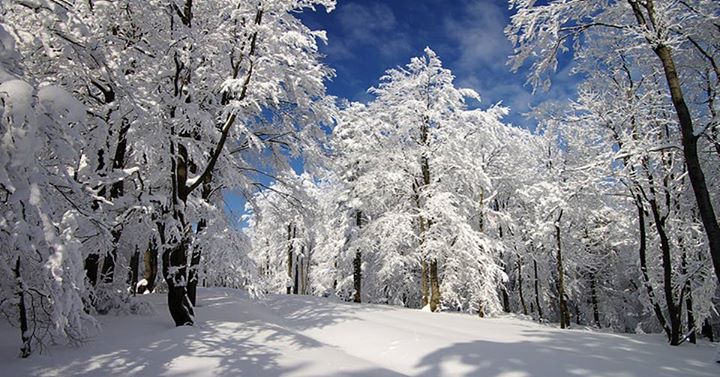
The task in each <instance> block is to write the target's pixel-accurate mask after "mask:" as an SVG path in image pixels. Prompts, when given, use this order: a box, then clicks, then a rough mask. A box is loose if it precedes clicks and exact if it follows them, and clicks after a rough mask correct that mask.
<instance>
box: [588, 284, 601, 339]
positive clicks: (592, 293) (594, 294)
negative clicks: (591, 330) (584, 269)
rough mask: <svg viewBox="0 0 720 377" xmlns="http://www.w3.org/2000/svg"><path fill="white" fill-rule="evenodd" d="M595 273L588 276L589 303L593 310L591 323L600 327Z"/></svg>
mask: <svg viewBox="0 0 720 377" xmlns="http://www.w3.org/2000/svg"><path fill="white" fill-rule="evenodd" d="M595 280H596V279H595V273H593V274H592V275H591V276H590V301H591V302H592V309H593V322H594V323H595V326H597V327H601V326H600V310H599V309H598V299H597V286H596V284H597V283H596V282H595Z"/></svg>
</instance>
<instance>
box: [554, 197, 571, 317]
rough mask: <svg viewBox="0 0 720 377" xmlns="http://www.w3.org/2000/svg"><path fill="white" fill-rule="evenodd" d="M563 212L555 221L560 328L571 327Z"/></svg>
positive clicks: (561, 211)
mask: <svg viewBox="0 0 720 377" xmlns="http://www.w3.org/2000/svg"><path fill="white" fill-rule="evenodd" d="M562 215H563V210H560V214H559V215H558V218H557V219H556V220H555V242H556V244H557V257H556V259H557V261H556V263H557V275H558V282H557V283H558V286H557V289H558V302H559V312H560V328H561V329H564V328H566V327H570V312H569V311H568V307H567V301H566V297H565V269H564V268H563V257H562V243H561V237H560V220H562Z"/></svg>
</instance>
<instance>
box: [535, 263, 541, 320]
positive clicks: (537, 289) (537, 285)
mask: <svg viewBox="0 0 720 377" xmlns="http://www.w3.org/2000/svg"><path fill="white" fill-rule="evenodd" d="M533 272H534V273H535V306H537V311H538V319H540V320H542V319H543V312H542V306H540V279H538V266H537V260H535V259H533Z"/></svg>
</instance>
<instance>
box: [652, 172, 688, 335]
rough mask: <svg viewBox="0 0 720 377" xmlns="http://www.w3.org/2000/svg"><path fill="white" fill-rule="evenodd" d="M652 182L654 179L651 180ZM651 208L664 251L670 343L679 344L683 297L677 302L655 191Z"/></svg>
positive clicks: (667, 241) (668, 246)
mask: <svg viewBox="0 0 720 377" xmlns="http://www.w3.org/2000/svg"><path fill="white" fill-rule="evenodd" d="M650 183H651V184H652V181H651V182H650ZM649 203H650V210H651V212H652V215H653V222H654V223H655V230H656V231H657V232H658V236H659V237H660V250H661V251H662V268H663V288H664V289H663V292H664V293H665V302H666V305H667V310H668V318H669V319H670V338H669V340H670V345H673V346H677V345H679V344H680V341H681V339H680V337H681V334H680V332H681V326H682V323H681V319H682V312H681V307H682V303H681V301H682V299H681V300H680V305H678V304H676V302H675V294H674V293H673V284H672V260H671V259H670V258H671V255H670V240H669V239H668V236H667V232H666V231H665V218H664V217H662V216H661V215H660V208H659V207H658V204H657V201H656V200H655V192H654V190H653V192H652V199H650V200H649Z"/></svg>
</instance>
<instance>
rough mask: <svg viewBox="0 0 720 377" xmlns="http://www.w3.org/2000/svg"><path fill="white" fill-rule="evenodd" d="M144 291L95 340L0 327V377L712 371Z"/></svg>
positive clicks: (585, 346)
mask: <svg viewBox="0 0 720 377" xmlns="http://www.w3.org/2000/svg"><path fill="white" fill-rule="evenodd" d="M142 299H146V300H148V301H149V302H151V303H152V305H153V306H154V307H155V311H156V313H155V314H153V315H151V316H112V315H111V316H104V317H100V320H101V321H102V324H103V331H102V333H101V335H100V336H99V337H97V338H96V339H94V340H92V341H90V342H88V343H87V344H85V345H83V346H82V347H80V348H68V347H51V348H47V349H45V351H44V353H43V354H42V355H35V356H33V357H31V358H30V359H28V360H21V359H19V358H18V357H17V355H18V343H19V342H18V339H17V338H19V335H18V331H17V330H16V329H13V328H9V327H7V325H3V327H1V328H0V376H3V377H20V376H63V377H64V376H103V377H105V376H247V377H264V376H404V375H407V376H428V377H434V376H483V377H496V376H503V377H531V376H532V377H561V376H603V377H605V376H618V377H634V376H648V377H662V376H677V377H692V376H712V377H717V376H720V364H716V363H714V362H713V353H714V349H713V348H712V347H711V346H710V345H709V344H707V343H703V344H699V345H697V346H696V345H690V344H687V345H683V346H681V347H670V346H668V345H666V344H665V342H664V339H663V337H661V336H658V335H616V334H604V333H597V332H591V331H584V330H560V329H557V328H554V327H551V326H543V325H538V324H536V323H533V322H529V321H525V320H521V319H517V318H493V319H487V318H486V319H479V318H476V317H474V316H469V315H463V314H454V313H429V312H423V311H420V310H409V309H402V308H395V307H388V306H380V305H364V304H362V305H359V304H351V303H344V302H337V301H333V300H331V299H324V298H317V297H306V296H284V295H282V296H273V295H271V296H268V297H266V298H265V299H263V300H261V301H258V300H252V299H249V298H248V297H247V294H245V293H243V292H240V291H234V290H222V289H212V290H201V291H200V302H201V306H200V307H199V308H197V312H198V320H199V322H198V325H197V326H195V327H179V328H176V327H174V326H172V321H171V320H170V317H169V314H168V313H167V307H166V305H165V302H164V301H165V297H164V296H162V295H148V296H144V297H143V298H142Z"/></svg>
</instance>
